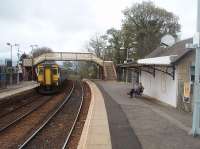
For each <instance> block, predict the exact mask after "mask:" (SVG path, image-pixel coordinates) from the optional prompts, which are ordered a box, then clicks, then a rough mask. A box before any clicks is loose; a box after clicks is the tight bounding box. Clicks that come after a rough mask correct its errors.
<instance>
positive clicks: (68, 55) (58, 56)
mask: <svg viewBox="0 0 200 149" xmlns="http://www.w3.org/2000/svg"><path fill="white" fill-rule="evenodd" d="M51 60H54V61H92V62H95V63H97V64H99V65H101V66H103V60H102V59H100V58H98V57H97V56H96V55H95V54H93V53H75V52H50V53H45V54H42V55H40V56H38V57H35V58H34V59H33V64H34V65H37V64H39V63H41V62H44V61H51Z"/></svg>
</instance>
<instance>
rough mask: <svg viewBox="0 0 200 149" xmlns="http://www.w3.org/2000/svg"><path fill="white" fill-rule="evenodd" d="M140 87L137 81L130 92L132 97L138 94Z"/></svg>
mask: <svg viewBox="0 0 200 149" xmlns="http://www.w3.org/2000/svg"><path fill="white" fill-rule="evenodd" d="M138 87H139V85H138V83H135V84H134V86H133V89H131V91H130V92H129V93H128V94H129V95H130V97H131V98H132V97H133V94H136V92H137V90H138Z"/></svg>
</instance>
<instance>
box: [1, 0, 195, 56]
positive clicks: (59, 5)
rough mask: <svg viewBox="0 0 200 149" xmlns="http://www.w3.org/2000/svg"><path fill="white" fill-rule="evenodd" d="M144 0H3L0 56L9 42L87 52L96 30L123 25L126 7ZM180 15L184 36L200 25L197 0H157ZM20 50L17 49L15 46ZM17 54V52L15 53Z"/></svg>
mask: <svg viewBox="0 0 200 149" xmlns="http://www.w3.org/2000/svg"><path fill="white" fill-rule="evenodd" d="M142 1H143V0H0V36H1V37H0V59H2V58H5V57H7V58H9V56H10V53H9V52H10V48H9V47H8V46H7V45H6V43H7V42H11V43H13V44H15V43H18V44H20V49H21V50H22V51H26V52H27V53H28V52H30V45H31V44H38V45H39V46H41V47H42V46H47V47H50V48H52V49H53V50H54V51H79V52H84V46H85V44H86V43H87V41H88V40H89V38H90V37H91V36H92V35H94V34H95V33H104V32H105V31H106V30H107V29H109V28H111V27H115V28H120V25H121V20H122V17H123V15H122V10H124V9H125V8H126V7H129V6H131V5H132V4H133V3H135V2H142ZM153 2H154V3H155V4H156V5H157V6H159V7H162V8H165V9H166V10H167V11H170V12H173V13H174V14H176V15H178V16H179V18H180V24H181V27H182V28H181V31H182V32H181V34H180V35H181V38H182V39H184V38H188V37H192V36H193V34H194V32H195V29H196V3H197V0H153ZM13 50H14V51H16V49H13ZM13 58H16V52H14V53H13Z"/></svg>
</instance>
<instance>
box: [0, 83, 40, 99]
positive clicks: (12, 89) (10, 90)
mask: <svg viewBox="0 0 200 149" xmlns="http://www.w3.org/2000/svg"><path fill="white" fill-rule="evenodd" d="M37 86H39V84H38V83H37V82H35V81H23V82H21V83H20V84H18V85H13V86H9V87H7V89H2V90H0V100H1V99H3V98H6V97H9V96H12V95H15V94H18V93H20V92H24V91H26V90H30V89H33V88H35V87H37Z"/></svg>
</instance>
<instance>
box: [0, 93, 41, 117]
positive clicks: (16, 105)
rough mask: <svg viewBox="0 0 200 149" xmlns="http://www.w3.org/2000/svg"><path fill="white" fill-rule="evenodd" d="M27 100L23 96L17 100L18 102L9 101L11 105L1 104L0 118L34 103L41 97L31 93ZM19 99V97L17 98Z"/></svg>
mask: <svg viewBox="0 0 200 149" xmlns="http://www.w3.org/2000/svg"><path fill="white" fill-rule="evenodd" d="M28 95H29V98H28V97H26V96H27V95H25V96H22V97H21V98H20V100H19V99H18V101H12V99H11V103H1V104H0V118H2V117H4V116H6V115H8V114H9V113H11V112H13V111H15V110H17V109H20V108H22V107H24V106H26V105H28V104H30V103H31V102H34V101H35V99H37V98H40V97H41V96H42V95H40V94H37V93H32V94H28ZM18 98H19V97H18Z"/></svg>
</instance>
